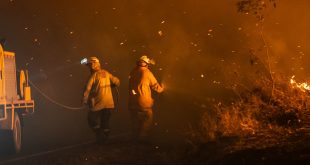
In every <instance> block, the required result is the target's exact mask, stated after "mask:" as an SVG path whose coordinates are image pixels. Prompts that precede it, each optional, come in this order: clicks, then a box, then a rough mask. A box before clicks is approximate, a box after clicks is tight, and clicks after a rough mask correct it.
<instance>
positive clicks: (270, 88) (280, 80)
mask: <svg viewBox="0 0 310 165" xmlns="http://www.w3.org/2000/svg"><path fill="white" fill-rule="evenodd" d="M293 78H294V77H292V78H291V79H290V78H285V76H274V79H273V80H271V79H264V78H260V79H257V80H255V81H254V82H253V84H254V85H253V87H252V88H250V89H246V90H245V89H244V90H241V89H239V90H240V91H241V92H240V91H239V92H240V94H238V95H239V98H238V100H236V101H234V102H232V103H230V104H229V105H227V104H226V105H224V104H222V103H221V102H217V103H215V102H213V103H212V105H213V106H212V108H211V109H209V110H208V111H205V112H204V113H203V115H202V117H201V123H200V126H201V127H200V131H196V134H192V135H195V138H197V137H199V140H200V141H210V140H215V139H216V138H219V137H227V136H229V137H247V136H255V135H256V134H257V133H260V132H266V131H268V132H269V133H270V132H271V133H272V132H279V131H280V132H281V131H282V132H283V131H286V132H290V133H292V132H295V131H298V130H299V128H303V126H304V124H305V121H307V120H308V118H307V117H308V115H307V114H309V109H308V105H309V98H310V96H309V89H308V88H307V87H308V86H307V83H297V82H296V81H295V80H294V79H293ZM272 81H274V82H272Z"/></svg>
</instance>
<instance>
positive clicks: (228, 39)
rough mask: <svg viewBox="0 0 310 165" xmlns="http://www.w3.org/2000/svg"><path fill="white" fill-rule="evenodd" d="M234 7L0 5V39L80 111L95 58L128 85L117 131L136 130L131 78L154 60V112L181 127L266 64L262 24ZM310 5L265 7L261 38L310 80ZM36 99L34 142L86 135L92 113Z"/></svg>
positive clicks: (119, 1) (275, 66)
mask: <svg viewBox="0 0 310 165" xmlns="http://www.w3.org/2000/svg"><path fill="white" fill-rule="evenodd" d="M236 2H237V0H234V1H214V0H207V1H206V0H195V1H185V0H183V1H180V0H178V1H177V0H168V1H164V0H157V1H143V0H137V1H129V0H115V1H113V2H110V1H102V0H94V1H91V2H90V1H78V2H77V1H73V0H66V1H60V0H54V1H49V2H39V1H37V0H28V1H13V3H11V2H10V1H6V2H3V1H1V2H0V3H1V4H0V9H1V10H0V12H1V14H0V19H1V20H2V22H4V24H2V28H1V34H4V35H5V37H6V38H7V46H6V48H7V49H8V50H12V51H15V52H16V59H17V66H18V68H22V67H26V68H28V69H29V73H30V76H31V78H33V81H34V83H36V84H37V85H38V86H40V87H41V88H42V90H44V91H45V92H46V93H47V94H49V95H50V96H51V97H52V98H54V99H56V100H59V101H60V102H62V103H65V104H69V105H73V106H75V105H77V106H79V105H80V99H81V93H82V91H83V87H84V85H85V82H86V79H87V77H88V74H89V73H88V69H87V68H85V67H84V66H81V65H75V63H76V62H79V61H80V60H81V59H82V58H83V57H89V56H97V57H98V58H99V59H100V61H101V64H102V67H103V68H104V69H107V70H108V71H110V72H111V73H112V74H114V75H115V76H117V77H119V78H120V79H121V87H120V100H119V107H120V109H121V111H120V112H119V113H115V114H114V117H113V118H112V124H111V125H112V127H113V128H114V129H116V130H119V131H128V130H129V129H128V127H126V126H127V125H128V123H129V119H128V117H129V116H128V115H127V111H126V109H127V90H128V88H127V87H128V74H129V72H130V70H131V69H132V68H133V67H134V66H135V62H136V60H137V59H138V58H139V57H140V56H141V55H142V54H147V55H148V56H150V57H151V58H153V59H155V61H156V65H155V66H152V68H151V70H152V71H153V72H154V75H155V76H156V77H157V79H158V81H159V82H160V83H163V84H164V85H165V88H166V91H165V93H164V94H163V95H162V96H161V95H155V99H156V102H155V109H157V111H156V115H157V117H158V120H160V121H162V123H163V124H161V123H160V124H159V125H160V126H161V127H163V128H164V129H165V128H166V127H181V126H180V125H182V127H183V126H184V125H187V124H188V122H192V121H195V120H197V116H199V111H201V110H206V109H208V103H207V102H208V100H210V99H213V98H215V99H218V100H231V99H233V98H234V97H236V96H235V95H234V93H233V91H232V90H231V89H230V87H231V86H232V85H233V83H234V81H239V80H241V81H243V82H246V83H249V82H248V79H249V77H251V76H253V75H254V72H255V70H256V69H257V66H255V67H256V68H254V67H253V66H252V65H251V60H252V58H253V57H257V58H258V59H261V60H262V61H261V62H262V63H264V64H267V63H266V59H267V56H266V53H265V51H264V43H263V41H262V39H261V36H260V33H259V31H260V26H259V25H257V23H258V21H257V20H256V18H255V17H254V16H252V15H245V14H241V13H237V7H236ZM307 6H309V2H308V1H307V0H300V1H298V2H295V1H294V2H293V1H289V0H283V1H279V2H278V5H277V7H276V8H275V9H270V10H268V13H267V14H266V18H265V22H264V29H263V34H264V37H265V39H266V42H267V43H268V45H269V48H270V49H269V50H270V52H269V53H270V57H271V64H272V65H271V66H272V71H274V72H281V73H285V74H287V76H288V77H291V75H292V74H295V75H297V76H296V77H297V78H298V77H300V78H306V77H307V76H308V75H309V73H308V72H307V70H309V68H308V66H310V65H309V61H310V60H309V59H308V57H307V54H308V53H309V47H308V45H307V44H308V43H309V38H310V37H309V30H308V29H310V28H309V21H308V20H309V14H308V12H307ZM288 12H289V13H288ZM259 69H261V70H263V69H265V68H259ZM33 95H34V96H33V97H34V98H35V99H36V109H37V111H36V113H35V115H34V116H33V117H31V118H30V119H29V120H27V123H25V127H26V128H25V130H28V136H29V137H31V135H34V136H36V137H37V138H39V139H42V138H45V139H46V141H53V139H55V138H56V137H57V138H59V139H60V141H61V140H62V139H61V138H62V137H63V136H64V135H65V134H66V133H65V132H66V131H68V130H70V133H71V134H72V135H73V134H74V135H80V134H79V131H78V130H79V128H81V129H80V131H81V133H85V132H87V131H89V130H88V128H87V123H86V114H85V112H68V111H65V110H63V109H61V108H59V107H56V106H55V105H53V104H51V103H49V102H48V101H47V100H44V99H43V98H42V97H41V96H40V95H39V94H38V93H36V92H35V91H33ZM47 117H48V120H46V118H47ZM122 119H126V120H122ZM120 121H126V122H120ZM30 123H31V124H30ZM37 123H40V125H38V124H37ZM63 123H66V126H64V124H63ZM33 128H36V129H37V130H38V132H41V134H46V136H43V135H39V133H37V132H34V131H33ZM46 128H48V129H46ZM60 130H61V131H60ZM65 130H66V131H65ZM60 132H61V133H60ZM87 134H88V135H89V136H92V135H91V132H87ZM84 135H85V134H84ZM48 137H52V138H48ZM68 137H70V138H71V136H69V135H68ZM76 137H78V136H76ZM57 138H56V139H57ZM63 138H65V137H63Z"/></svg>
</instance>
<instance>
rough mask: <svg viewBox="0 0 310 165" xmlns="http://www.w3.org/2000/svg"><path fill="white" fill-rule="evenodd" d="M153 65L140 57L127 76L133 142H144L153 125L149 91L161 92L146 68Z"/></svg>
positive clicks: (159, 86)
mask: <svg viewBox="0 0 310 165" xmlns="http://www.w3.org/2000/svg"><path fill="white" fill-rule="evenodd" d="M150 64H155V63H154V61H153V60H151V59H149V58H148V57H147V56H145V55H144V56H142V57H141V58H140V59H139V60H138V61H137V65H136V67H135V68H134V69H133V70H132V71H131V72H130V76H129V110H130V113H131V118H132V133H133V137H134V140H145V139H144V138H145V137H146V136H147V135H148V131H149V129H150V128H151V126H152V124H153V110H152V106H153V102H154V101H153V98H152V92H151V90H154V91H156V92H158V93H161V92H163V90H164V89H163V87H162V86H161V85H160V84H159V83H158V82H157V80H156V78H155V77H154V75H153V73H152V72H151V71H150V70H149V68H148V66H149V65H150Z"/></svg>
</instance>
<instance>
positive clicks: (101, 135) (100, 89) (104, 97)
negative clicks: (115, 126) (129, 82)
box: [81, 57, 120, 143]
mask: <svg viewBox="0 0 310 165" xmlns="http://www.w3.org/2000/svg"><path fill="white" fill-rule="evenodd" d="M81 63H82V62H81ZM83 64H86V65H87V66H88V67H89V69H90V72H91V76H90V78H89V79H88V82H87V84H86V88H85V91H84V95H83V103H84V104H87V105H88V106H89V109H90V110H89V111H88V124H89V126H90V128H91V129H92V130H93V131H94V132H95V134H96V138H97V142H98V143H102V142H104V140H106V139H107V138H108V136H109V133H110V127H109V120H110V117H111V112H112V111H113V110H114V101H113V96H112V89H111V87H112V86H119V85H120V81H119V79H118V78H117V77H115V76H113V75H112V74H111V73H109V72H108V71H106V70H104V69H101V67H100V62H99V60H98V58H97V57H90V58H89V59H84V63H83Z"/></svg>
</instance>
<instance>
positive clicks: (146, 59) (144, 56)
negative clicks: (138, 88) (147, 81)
mask: <svg viewBox="0 0 310 165" xmlns="http://www.w3.org/2000/svg"><path fill="white" fill-rule="evenodd" d="M139 60H140V61H143V62H145V63H147V64H152V65H155V61H154V60H153V59H150V58H148V57H147V56H146V55H143V56H141V57H140V59H139Z"/></svg>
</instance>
